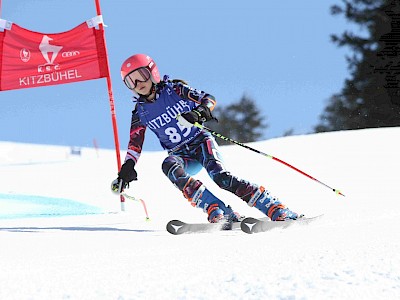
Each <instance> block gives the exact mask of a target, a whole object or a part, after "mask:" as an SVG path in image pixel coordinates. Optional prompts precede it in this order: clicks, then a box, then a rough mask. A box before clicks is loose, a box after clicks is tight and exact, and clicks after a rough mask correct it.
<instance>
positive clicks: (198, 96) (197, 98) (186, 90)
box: [173, 82, 217, 111]
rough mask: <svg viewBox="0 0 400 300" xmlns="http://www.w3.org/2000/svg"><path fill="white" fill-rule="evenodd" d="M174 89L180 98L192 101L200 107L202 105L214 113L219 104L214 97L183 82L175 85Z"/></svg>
mask: <svg viewBox="0 0 400 300" xmlns="http://www.w3.org/2000/svg"><path fill="white" fill-rule="evenodd" d="M173 88H174V90H175V92H176V93H177V94H178V96H179V97H181V98H185V99H189V100H192V101H194V102H196V103H197V104H198V105H200V104H202V105H203V106H206V107H208V108H209V109H210V111H213V109H214V108H215V105H216V104H217V101H216V100H215V97H214V96H213V95H211V94H208V93H206V92H203V91H200V90H197V89H194V88H192V87H190V86H188V85H186V84H184V83H182V82H176V83H174V87H173Z"/></svg>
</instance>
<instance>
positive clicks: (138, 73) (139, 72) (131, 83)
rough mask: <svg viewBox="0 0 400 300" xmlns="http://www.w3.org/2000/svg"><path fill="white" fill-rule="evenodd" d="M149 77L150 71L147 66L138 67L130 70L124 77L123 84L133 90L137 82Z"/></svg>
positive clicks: (144, 80)
mask: <svg viewBox="0 0 400 300" xmlns="http://www.w3.org/2000/svg"><path fill="white" fill-rule="evenodd" d="M149 79H150V71H149V70H148V69H147V68H140V69H136V70H134V71H132V72H130V73H129V74H128V75H126V76H125V78H124V83H125V85H126V86H127V87H128V88H129V89H131V90H133V89H135V88H136V86H137V84H138V82H146V81H147V80H149Z"/></svg>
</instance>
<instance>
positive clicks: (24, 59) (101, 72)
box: [0, 18, 108, 91]
mask: <svg viewBox="0 0 400 300" xmlns="http://www.w3.org/2000/svg"><path fill="white" fill-rule="evenodd" d="M94 19H95V18H94ZM94 19H92V20H89V21H86V22H84V23H82V24H80V25H79V26H77V27H75V28H74V29H72V30H70V31H66V32H62V33H54V34H47V33H38V32H34V31H29V30H27V29H24V28H22V27H20V26H18V25H17V24H15V23H11V22H7V21H5V20H2V19H0V90H1V91H5V90H15V89H24V88H33V87H40V86H48V85H56V84H64V83H71V82H77V81H84V80H91V79H96V78H102V77H107V76H108V65H107V53H106V47H105V42H104V30H103V28H102V26H100V27H98V28H96V26H95V25H96V24H93V22H91V21H93V20H94ZM101 21H102V20H101Z"/></svg>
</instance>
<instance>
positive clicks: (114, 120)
mask: <svg viewBox="0 0 400 300" xmlns="http://www.w3.org/2000/svg"><path fill="white" fill-rule="evenodd" d="M0 1H1V0H0ZM95 3H96V13H97V15H98V16H100V15H101V8H100V0H95ZM99 27H100V30H104V28H103V24H102V23H100V24H99ZM103 34H104V31H103ZM103 38H104V45H105V50H106V63H107V66H106V67H107V88H108V97H109V99H110V109H111V121H112V126H113V131H114V143H115V151H116V155H117V164H118V171H119V170H120V168H121V154H120V146H119V140H118V126H117V117H116V113H115V105H114V95H113V92H112V84H111V77H110V66H109V63H108V53H107V46H106V40H105V36H104V37H103ZM120 199H121V210H122V211H125V198H124V196H122V195H120Z"/></svg>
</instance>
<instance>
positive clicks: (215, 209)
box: [183, 180, 242, 230]
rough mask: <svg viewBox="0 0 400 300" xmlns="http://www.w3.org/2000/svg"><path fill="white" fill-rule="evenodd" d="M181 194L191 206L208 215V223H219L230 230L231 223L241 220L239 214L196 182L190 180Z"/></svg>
mask: <svg viewBox="0 0 400 300" xmlns="http://www.w3.org/2000/svg"><path fill="white" fill-rule="evenodd" d="M183 194H184V196H185V198H186V199H188V200H189V201H190V202H191V204H192V206H194V207H198V208H201V209H203V211H204V212H206V213H207V214H208V218H207V220H208V222H210V223H221V224H223V228H224V229H226V230H229V229H231V228H232V223H234V222H240V221H241V219H242V217H241V216H240V214H239V213H237V212H234V211H233V210H232V208H231V207H230V206H229V205H228V206H226V205H225V203H224V202H222V201H221V200H219V199H218V198H217V197H216V196H214V195H213V194H212V193H211V192H210V191H209V190H208V189H207V188H206V187H205V186H204V185H203V184H202V183H201V182H200V181H198V180H190V182H189V184H187V185H186V187H185V188H184V193H183Z"/></svg>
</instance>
